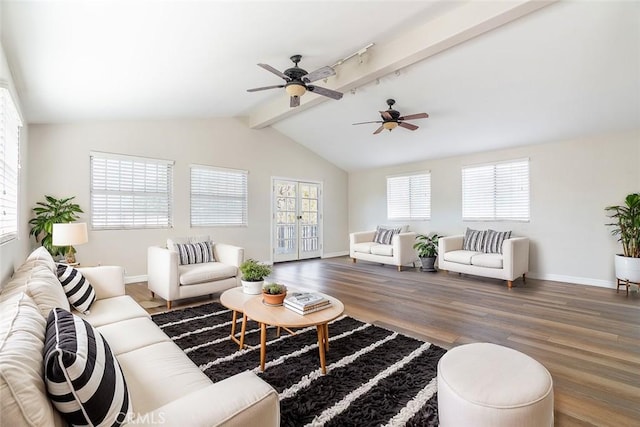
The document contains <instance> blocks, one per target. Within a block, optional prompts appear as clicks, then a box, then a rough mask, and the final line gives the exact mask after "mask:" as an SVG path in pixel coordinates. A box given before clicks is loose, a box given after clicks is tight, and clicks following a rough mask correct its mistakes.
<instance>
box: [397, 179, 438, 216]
mask: <svg viewBox="0 0 640 427" xmlns="http://www.w3.org/2000/svg"><path fill="white" fill-rule="evenodd" d="M387 218H388V219H394V220H425V219H431V174H430V173H420V174H416V175H404V176H390V177H387Z"/></svg>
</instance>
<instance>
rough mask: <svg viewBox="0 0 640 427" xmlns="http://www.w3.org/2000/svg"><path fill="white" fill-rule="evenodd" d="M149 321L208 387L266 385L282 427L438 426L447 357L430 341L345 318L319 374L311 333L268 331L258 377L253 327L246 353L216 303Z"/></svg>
mask: <svg viewBox="0 0 640 427" xmlns="http://www.w3.org/2000/svg"><path fill="white" fill-rule="evenodd" d="M153 321H154V322H155V323H156V324H158V325H159V326H160V327H161V328H162V330H163V331H164V332H165V333H166V334H167V335H169V336H170V337H171V338H172V339H173V340H174V342H175V343H176V344H177V345H178V346H180V348H182V349H183V350H184V352H185V353H186V354H187V355H188V356H189V357H190V358H191V360H193V361H194V362H195V364H196V365H198V366H199V367H200V369H201V370H202V371H203V372H204V373H205V374H206V375H207V376H208V377H209V378H211V380H212V381H214V382H217V381H220V380H223V379H225V378H227V377H229V376H232V375H234V374H237V373H239V372H243V371H246V370H250V371H253V372H255V373H256V374H258V375H259V376H260V377H261V378H262V379H263V380H265V381H266V382H268V383H269V384H271V386H273V388H275V389H276V390H277V391H278V393H279V395H280V412H281V416H282V425H283V426H305V425H312V426H316V425H318V426H321V425H324V426H381V425H383V426H384V425H387V426H404V425H407V426H432V425H437V424H438V413H437V407H438V405H437V396H436V390H437V387H436V367H437V364H438V360H439V359H440V357H441V356H442V355H443V354H444V353H445V351H446V350H444V349H442V348H440V347H438V346H436V345H433V344H430V343H428V342H423V341H419V340H416V339H414V338H410V337H407V336H405V335H402V334H399V333H397V332H393V331H389V330H386V329H383V328H380V327H377V326H373V325H371V324H368V323H363V322H360V321H358V320H355V319H353V318H351V317H347V316H343V317H340V318H338V319H337V320H335V321H334V322H332V323H330V324H329V336H330V341H329V344H330V348H329V352H328V353H327V374H326V375H322V374H321V373H320V361H319V356H318V346H317V333H316V328H315V327H312V328H305V329H299V330H297V331H296V335H289V334H288V333H287V332H285V331H283V332H282V334H281V335H280V337H277V336H276V330H275V328H269V329H268V336H267V340H268V341H267V363H266V367H265V371H264V372H260V367H259V365H260V346H259V342H260V332H259V329H258V327H257V324H256V323H255V322H249V323H248V324H247V333H246V338H245V341H246V343H247V344H248V345H249V346H251V347H249V348H245V349H244V350H239V349H238V345H237V344H236V343H235V342H233V341H231V339H230V338H229V332H230V330H231V312H230V311H229V310H227V309H226V308H224V307H223V306H222V305H220V304H218V303H210V304H205V305H201V306H198V307H193V308H187V309H183V310H177V311H172V312H168V313H161V314H156V315H154V316H153ZM239 326H240V324H239V323H238V331H239V330H240V328H239Z"/></svg>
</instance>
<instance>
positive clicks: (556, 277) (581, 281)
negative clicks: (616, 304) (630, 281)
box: [527, 273, 616, 289]
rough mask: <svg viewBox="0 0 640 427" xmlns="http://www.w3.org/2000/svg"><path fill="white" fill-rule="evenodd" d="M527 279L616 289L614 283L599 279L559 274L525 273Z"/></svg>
mask: <svg viewBox="0 0 640 427" xmlns="http://www.w3.org/2000/svg"><path fill="white" fill-rule="evenodd" d="M527 277H531V278H532V279H539V280H551V281H553V282H566V283H575V284H577V285H589V286H598V287H600V288H613V289H615V288H616V284H615V282H610V281H608V280H600V279H590V278H588V277H575V276H564V275H561V274H538V273H527Z"/></svg>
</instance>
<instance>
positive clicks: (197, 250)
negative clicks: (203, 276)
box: [176, 242, 215, 265]
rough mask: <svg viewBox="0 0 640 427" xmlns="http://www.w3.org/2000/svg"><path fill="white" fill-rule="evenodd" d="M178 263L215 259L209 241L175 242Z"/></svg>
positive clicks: (196, 262) (211, 260) (194, 262)
mask: <svg viewBox="0 0 640 427" xmlns="http://www.w3.org/2000/svg"><path fill="white" fill-rule="evenodd" d="M176 250H177V251H178V259H179V261H180V265H185V264H200V263H203V262H213V261H215V259H214V257H213V246H212V244H211V242H198V243H185V244H181V243H176Z"/></svg>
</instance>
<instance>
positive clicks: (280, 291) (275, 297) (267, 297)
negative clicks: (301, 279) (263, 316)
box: [262, 283, 287, 305]
mask: <svg viewBox="0 0 640 427" xmlns="http://www.w3.org/2000/svg"><path fill="white" fill-rule="evenodd" d="M286 296H287V287H286V286H285V285H282V284H280V283H269V284H266V285H264V287H263V288H262V301H264V303H265V304H269V305H282V303H283V301H284V298H285V297H286Z"/></svg>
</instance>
